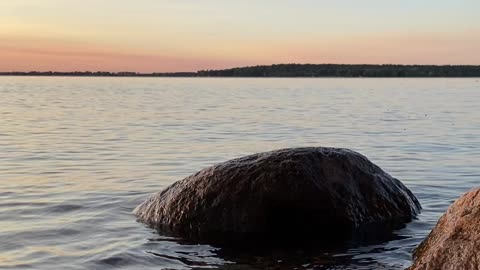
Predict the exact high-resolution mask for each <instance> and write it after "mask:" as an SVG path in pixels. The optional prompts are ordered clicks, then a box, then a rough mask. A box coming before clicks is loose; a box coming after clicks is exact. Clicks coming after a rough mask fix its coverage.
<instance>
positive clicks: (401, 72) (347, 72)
mask: <svg viewBox="0 0 480 270" xmlns="http://www.w3.org/2000/svg"><path fill="white" fill-rule="evenodd" d="M0 75H4V76H5V75H9V76H98V77H480V66H467V65H444V66H435V65H338V64H279V65H263V66H251V67H239V68H231V69H222V70H201V71H198V72H169V73H137V72H104V71H98V72H90V71H86V72H79V71H76V72H52V71H48V72H39V71H31V72H0Z"/></svg>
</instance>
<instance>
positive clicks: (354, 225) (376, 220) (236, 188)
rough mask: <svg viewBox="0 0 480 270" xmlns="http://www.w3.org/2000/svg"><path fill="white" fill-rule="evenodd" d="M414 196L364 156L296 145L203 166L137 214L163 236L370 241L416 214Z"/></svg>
mask: <svg viewBox="0 0 480 270" xmlns="http://www.w3.org/2000/svg"><path fill="white" fill-rule="evenodd" d="M419 210H420V204H419V203H418V201H417V199H416V198H415V196H414V195H413V194H412V193H411V192H410V190H408V189H407V188H406V187H405V186H404V185H403V184H402V183H401V182H400V181H399V180H397V179H395V178H393V177H391V176H390V175H389V174H387V173H385V172H384V171H383V170H382V169H380V168H379V167H378V166H376V165H375V164H373V163H372V162H370V161H369V160H368V159H367V158H366V157H364V156H362V155H361V154H359V153H356V152H354V151H350V150H347V149H338V148H323V147H310V148H292V149H282V150H277V151H271V152H265V153H259V154H254V155H250V156H246V157H242V158H238V159H234V160H230V161H227V162H224V163H220V164H217V165H214V166H212V167H209V168H206V169H203V170H201V171H199V172H198V173H196V174H193V175H191V176H189V177H187V178H185V179H183V180H181V181H178V182H176V183H174V184H172V185H171V186H169V187H168V188H167V189H165V190H163V191H162V192H159V193H157V194H155V195H153V196H152V197H150V198H149V199H147V200H146V201H145V202H144V203H143V204H141V205H139V206H138V207H137V208H136V209H135V211H134V213H135V214H136V216H137V217H138V219H139V220H140V221H143V222H145V223H147V224H148V225H150V226H152V227H154V228H157V229H158V230H159V231H160V232H161V233H163V234H169V235H173V236H179V237H183V238H187V239H192V240H200V241H209V242H218V243H222V244H226V243H238V242H242V241H252V240H253V241H256V242H259V243H260V242H268V243H278V242H281V243H291V242H292V241H293V242H305V241H307V242H310V241H311V242H315V244H316V245H325V246H330V245H336V244H339V243H344V242H346V241H352V240H360V241H364V240H372V239H374V238H378V237H381V235H383V233H390V232H391V231H392V230H393V229H395V228H398V227H400V226H402V225H403V224H404V223H406V222H409V221H410V220H411V219H412V218H414V217H415V216H416V215H417V213H418V212H419Z"/></svg>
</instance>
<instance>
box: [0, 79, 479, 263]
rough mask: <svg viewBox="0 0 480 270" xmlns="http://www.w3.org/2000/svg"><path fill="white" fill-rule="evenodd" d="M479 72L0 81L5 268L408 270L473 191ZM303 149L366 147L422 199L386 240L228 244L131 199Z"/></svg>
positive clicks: (0, 252) (0, 241) (0, 256)
mask: <svg viewBox="0 0 480 270" xmlns="http://www.w3.org/2000/svg"><path fill="white" fill-rule="evenodd" d="M479 104H480V82H479V79H475V78H470V79H370V78H369V79H366V78H359V79H345V78H326V79H313V78H312V79H300V78H299V79H296V78H281V79H280V78H278V79H275V78H272V79H253V78H252V79H250V78H246V79H238V78H228V79H227V78H87V77H78V78H73V77H68V78H67V77H0V268H1V269H192V268H195V269H202V268H214V269H265V268H270V269H294V268H296V269H372V268H374V269H403V268H405V267H407V266H408V265H410V263H411V253H412V251H413V249H414V248H415V247H416V246H417V245H418V244H419V243H420V242H421V241H422V239H423V238H424V237H425V236H426V235H427V234H428V233H429V231H430V230H431V229H432V228H433V226H434V225H435V223H436V221H437V220H438V218H439V217H440V216H441V215H442V214H443V212H444V211H445V210H446V208H447V207H448V206H449V205H450V204H451V203H452V202H453V200H455V199H456V198H458V197H459V196H460V195H461V194H463V193H465V192H466V191H468V190H469V189H470V188H473V187H476V186H480V166H479V162H480V111H479ZM297 146H332V147H344V148H350V149H352V150H355V151H358V152H360V153H362V154H364V155H366V156H367V157H368V158H369V159H370V160H371V161H373V162H374V163H376V164H377V165H379V166H380V167H381V168H383V169H384V170H385V171H386V172H388V173H390V174H391V175H393V176H394V177H396V178H398V179H400V180H401V181H402V182H403V183H404V184H405V185H406V186H407V187H408V188H410V189H411V190H412V191H413V193H414V194H415V195H416V196H417V197H418V198H419V200H420V202H421V204H422V206H423V211H422V214H421V215H420V216H419V218H418V219H417V220H415V221H413V222H411V223H409V224H408V225H407V226H406V227H405V228H403V229H400V230H398V231H396V232H395V235H396V236H397V237H396V238H395V239H394V240H392V241H389V242H385V243H379V244H375V245H372V246H366V247H357V248H351V249H347V250H338V251H329V252H325V251H319V250H314V249H310V250H305V249H303V250H302V249H291V250H255V249H254V247H255V243H252V250H251V251H244V252H236V251H232V250H226V249H222V248H218V247H213V246H209V245H198V244H196V243H190V242H188V241H185V240H182V239H173V238H170V237H166V236H162V235H159V234H158V233H156V231H154V230H152V229H150V228H148V227H147V226H145V225H144V224H142V223H139V222H137V221H136V219H135V217H134V216H133V214H132V210H133V209H134V208H135V206H137V205H138V204H139V203H141V202H142V201H143V200H144V199H145V198H147V197H148V196H149V195H150V194H152V193H154V192H157V191H160V190H162V189H164V188H165V187H167V186H168V185H170V184H171V183H173V182H175V181H177V180H180V179H182V178H184V177H186V176H188V175H190V174H192V173H194V172H196V171H198V170H200V169H202V168H204V167H207V166H209V165H212V164H215V163H218V162H222V161H226V160H228V159H231V158H235V157H240V156H243V155H247V154H251V153H256V152H261V151H268V150H273V149H279V148H286V147H297Z"/></svg>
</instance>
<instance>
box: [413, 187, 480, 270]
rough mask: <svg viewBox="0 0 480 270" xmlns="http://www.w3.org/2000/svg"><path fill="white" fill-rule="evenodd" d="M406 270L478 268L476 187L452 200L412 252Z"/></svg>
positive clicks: (479, 231)
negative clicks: (412, 261)
mask: <svg viewBox="0 0 480 270" xmlns="http://www.w3.org/2000/svg"><path fill="white" fill-rule="evenodd" d="M414 260H415V261H414V263H413V265H412V266H411V267H410V268H409V269H410V270H420V269H442V270H449V269H451V270H454V269H455V270H456V269H480V188H476V189H474V190H472V191H470V192H468V193H467V194H465V195H463V196H462V197H461V198H460V199H458V200H457V201H455V202H454V203H453V204H452V205H451V206H450V207H449V208H448V210H447V212H446V213H445V214H444V215H443V216H442V217H441V218H440V220H439V221H438V223H437V225H436V226H435V228H434V229H433V230H432V231H431V232H430V234H429V235H428V237H427V238H426V239H425V240H424V241H423V242H422V243H421V244H420V246H419V247H418V248H417V249H416V250H415V253H414Z"/></svg>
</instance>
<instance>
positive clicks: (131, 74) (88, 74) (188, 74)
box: [0, 71, 197, 77]
mask: <svg viewBox="0 0 480 270" xmlns="http://www.w3.org/2000/svg"><path fill="white" fill-rule="evenodd" d="M0 76H72V77H75V76H78V77H81V76H85V77H193V76H197V73H196V72H169V73H138V72H108V71H96V72H91V71H73V72H58V71H45V72H42V71H30V72H17V71H14V72H0Z"/></svg>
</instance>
